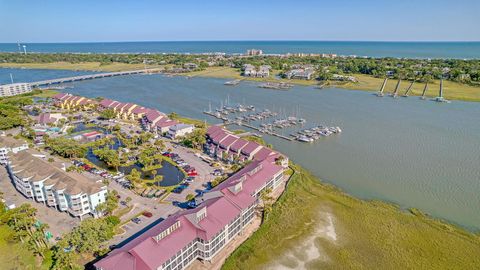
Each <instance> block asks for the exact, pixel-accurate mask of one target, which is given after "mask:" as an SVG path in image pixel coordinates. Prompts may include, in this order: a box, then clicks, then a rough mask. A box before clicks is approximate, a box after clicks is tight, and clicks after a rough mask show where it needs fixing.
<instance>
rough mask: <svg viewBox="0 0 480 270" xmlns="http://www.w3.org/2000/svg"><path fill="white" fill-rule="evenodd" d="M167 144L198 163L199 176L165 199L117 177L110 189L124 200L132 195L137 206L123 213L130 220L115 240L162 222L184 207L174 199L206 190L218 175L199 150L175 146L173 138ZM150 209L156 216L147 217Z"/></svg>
mask: <svg viewBox="0 0 480 270" xmlns="http://www.w3.org/2000/svg"><path fill="white" fill-rule="evenodd" d="M166 147H167V148H171V149H172V153H176V154H178V155H179V157H181V159H182V160H184V161H185V162H186V163H187V164H188V165H189V166H192V167H195V170H196V172H197V176H195V179H194V180H193V181H192V182H190V183H189V186H188V187H186V188H185V189H184V190H183V191H182V192H181V193H179V194H177V193H173V192H172V193H170V194H169V195H168V196H167V197H166V198H164V199H163V201H161V202H160V200H159V199H158V198H146V197H142V196H140V195H138V194H135V193H133V192H132V191H131V190H129V189H126V188H124V187H122V186H121V185H120V184H119V183H117V182H116V181H111V182H110V185H109V189H114V190H116V191H117V192H118V194H119V195H120V200H121V201H122V200H125V198H126V197H130V198H132V201H131V202H130V203H129V204H130V205H131V206H133V210H131V212H129V213H128V214H126V215H124V216H123V217H122V221H123V222H126V223H125V224H124V225H123V226H122V229H123V230H124V231H125V232H124V233H123V234H121V235H118V236H116V237H115V238H114V239H112V241H110V243H111V244H118V243H121V242H123V241H125V240H127V239H129V238H130V237H132V236H134V235H137V234H138V233H139V232H143V231H145V230H146V229H148V228H149V227H150V226H153V225H154V224H156V223H158V222H160V221H161V220H162V219H165V218H167V217H168V216H169V215H171V214H173V213H175V212H177V211H179V210H181V208H180V207H178V206H176V205H174V202H185V197H186V196H187V194H194V195H195V194H197V191H199V190H204V189H205V187H204V185H205V184H206V183H207V182H209V181H212V180H213V179H214V178H215V176H214V175H213V174H212V173H213V171H214V168H213V167H211V166H210V165H209V164H208V163H206V162H204V161H202V159H200V158H199V157H197V156H195V153H194V152H192V151H191V150H190V149H187V148H184V147H181V146H175V145H173V144H171V143H169V142H166ZM144 211H148V212H150V213H152V217H145V216H143V215H142V212H144ZM133 217H138V218H139V222H138V223H135V222H133V221H131V219H132V218H133Z"/></svg>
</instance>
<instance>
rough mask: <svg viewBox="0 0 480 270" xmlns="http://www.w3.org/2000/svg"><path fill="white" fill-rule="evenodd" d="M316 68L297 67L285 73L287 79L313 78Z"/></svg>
mask: <svg viewBox="0 0 480 270" xmlns="http://www.w3.org/2000/svg"><path fill="white" fill-rule="evenodd" d="M314 73H315V70H314V69H313V68H310V67H307V68H297V69H291V70H290V71H288V72H286V73H285V77H286V78H287V79H301V80H311V79H312V77H313V74H314Z"/></svg>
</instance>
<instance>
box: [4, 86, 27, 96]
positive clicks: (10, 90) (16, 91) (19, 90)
mask: <svg viewBox="0 0 480 270" xmlns="http://www.w3.org/2000/svg"><path fill="white" fill-rule="evenodd" d="M29 92H32V86H31V85H30V84H29V83H11V84H4V85H0V97H10V96H16V95H21V94H25V93H29Z"/></svg>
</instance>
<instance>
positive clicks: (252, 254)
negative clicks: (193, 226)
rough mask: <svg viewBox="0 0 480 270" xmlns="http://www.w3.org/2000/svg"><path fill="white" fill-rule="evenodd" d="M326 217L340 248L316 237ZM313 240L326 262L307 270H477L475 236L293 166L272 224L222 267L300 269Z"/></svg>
mask: <svg viewBox="0 0 480 270" xmlns="http://www.w3.org/2000/svg"><path fill="white" fill-rule="evenodd" d="M325 213H330V214H331V216H332V217H333V220H334V226H335V232H336V235H337V240H336V241H335V242H333V241H331V240H327V239H328V238H322V237H317V236H315V235H318V234H314V232H315V231H316V230H318V227H319V224H321V223H322V222H324V221H322V216H325V215H324V214H325ZM309 239H310V240H309ZM312 239H313V240H312ZM308 241H312V242H313V243H314V247H315V248H316V249H317V250H319V252H320V254H321V259H317V260H311V261H309V262H308V263H307V264H305V268H307V269H479V267H480V256H479V254H480V237H479V236H478V235H474V234H471V233H468V232H466V231H464V230H462V229H459V228H457V227H454V226H452V225H449V224H446V223H443V222H441V221H438V220H434V219H432V218H430V217H427V216H425V215H423V214H421V213H419V212H418V211H412V212H407V211H401V210H400V209H399V208H398V207H396V206H394V205H391V204H387V203H383V202H378V201H364V200H359V199H356V198H353V197H351V196H348V195H346V194H345V193H343V192H341V191H339V190H338V189H336V188H335V187H332V186H330V185H326V184H323V183H321V182H319V181H318V180H317V179H316V178H315V177H313V176H312V175H311V174H309V173H308V172H306V171H304V170H303V169H301V168H298V167H296V173H295V174H294V176H293V177H292V179H291V181H290V183H289V185H288V188H287V191H286V192H285V193H284V194H283V195H282V197H281V198H280V200H279V201H278V202H277V203H276V204H275V205H274V208H273V212H272V213H271V214H270V216H269V219H268V220H267V221H266V222H265V223H264V224H262V226H261V227H260V229H259V230H258V231H257V232H255V233H254V234H253V236H252V237H250V238H249V239H248V240H247V241H246V242H245V243H243V244H242V245H241V246H240V247H239V248H238V249H237V250H236V251H235V252H234V253H233V254H232V255H231V256H230V257H229V258H228V259H227V261H226V263H225V265H224V266H223V269H262V268H265V267H267V266H272V267H273V268H277V267H276V266H278V265H275V263H279V262H280V263H282V262H283V264H284V265H289V266H291V267H298V266H299V263H301V261H302V260H304V258H305V256H307V255H306V254H308V253H309V252H310V251H311V250H307V249H302V248H298V245H304V244H305V243H306V242H308ZM295 247H297V248H295ZM302 258H303V259H302Z"/></svg>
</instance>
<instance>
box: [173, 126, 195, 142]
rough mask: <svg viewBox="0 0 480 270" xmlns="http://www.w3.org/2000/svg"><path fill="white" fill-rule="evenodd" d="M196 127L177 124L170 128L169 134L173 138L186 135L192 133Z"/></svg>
mask: <svg viewBox="0 0 480 270" xmlns="http://www.w3.org/2000/svg"><path fill="white" fill-rule="evenodd" d="M194 128H195V127H194V126H193V125H187V124H177V125H174V126H171V127H170V128H169V129H168V134H167V136H168V137H170V138H172V139H176V138H179V137H184V136H185V135H188V134H190V133H192V132H193V129H194Z"/></svg>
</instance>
